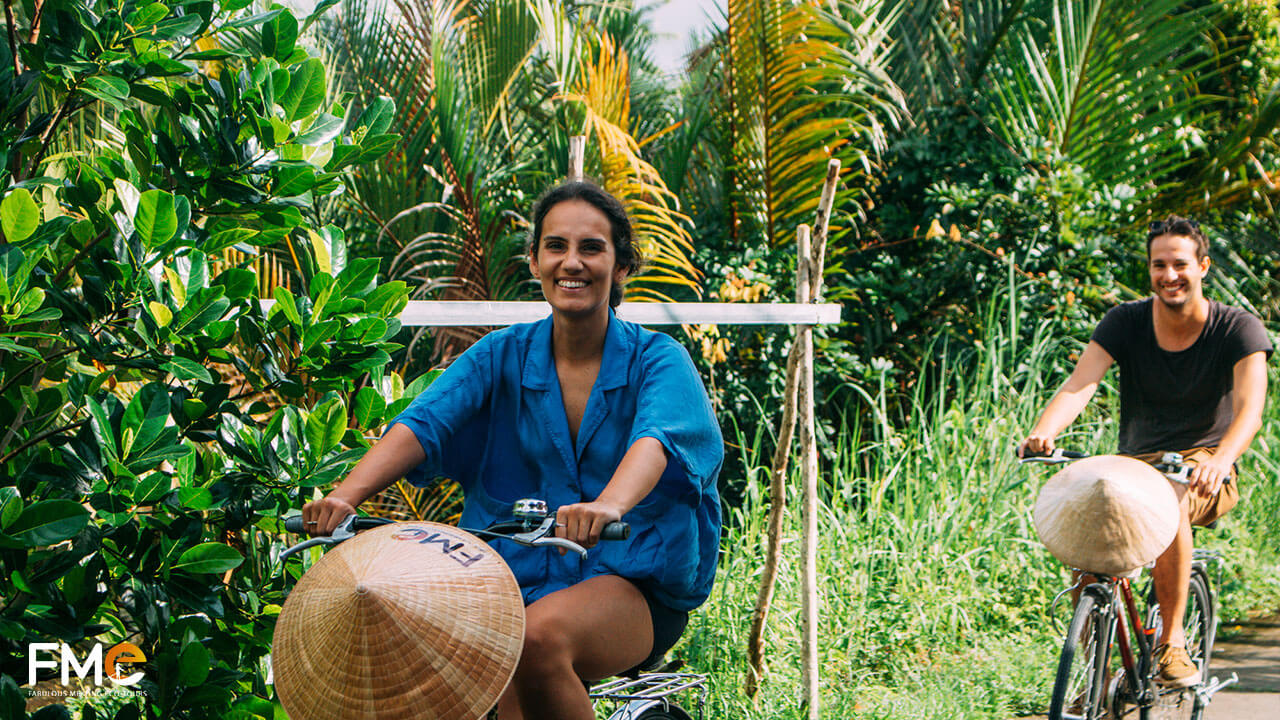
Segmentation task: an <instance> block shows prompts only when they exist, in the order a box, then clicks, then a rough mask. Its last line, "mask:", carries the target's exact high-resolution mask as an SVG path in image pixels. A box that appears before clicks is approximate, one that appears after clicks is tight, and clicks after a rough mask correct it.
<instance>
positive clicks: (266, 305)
mask: <svg viewBox="0 0 1280 720" xmlns="http://www.w3.org/2000/svg"><path fill="white" fill-rule="evenodd" d="M273 304H275V301H274V300H263V301H262V309H263V311H264V312H265V311H267V310H270V309H271V306H272V305H273ZM550 314H551V306H550V305H548V304H547V303H546V302H512V301H504V302H497V301H495V302H473V301H465V300H443V301H426V300H415V301H411V302H410V303H409V304H408V306H406V307H405V309H404V312H402V313H400V322H401V323H403V324H405V325H407V326H412V327H421V326H425V327H489V326H494V327H497V326H502V325H514V324H516V323H522V322H532V321H534V320H541V319H542V318H544V317H546V316H547V315H550ZM618 317H620V318H622V319H623V320H627V321H629V322H634V323H639V324H641V325H830V324H834V323H838V322H840V306H839V305H837V304H834V303H822V304H812V303H702V302H689V303H623V304H621V305H619V306H618Z"/></svg>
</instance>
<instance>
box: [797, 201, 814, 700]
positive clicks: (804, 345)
mask: <svg viewBox="0 0 1280 720" xmlns="http://www.w3.org/2000/svg"><path fill="white" fill-rule="evenodd" d="M796 247H797V251H798V252H797V262H796V301H797V302H812V301H813V295H812V290H813V288H812V286H811V285H810V282H809V279H810V277H811V273H812V272H813V270H812V267H811V266H812V264H813V260H812V255H811V251H810V247H809V226H808V225H801V226H800V227H799V229H798V230H797V232H796ZM800 298H804V299H803V300H802V299H800ZM797 331H798V332H797V333H796V344H797V345H799V346H800V366H799V374H800V384H799V387H798V388H797V389H798V390H799V393H798V397H797V401H796V405H797V409H798V410H799V413H800V463H801V465H800V477H801V479H802V480H803V484H804V493H803V495H802V498H803V499H802V502H803V514H802V517H803V520H804V539H803V542H802V543H801V546H800V557H801V560H802V566H803V574H802V576H803V598H802V600H801V603H800V606H801V610H802V612H803V614H804V623H803V625H804V640H803V642H802V643H801V650H802V654H803V656H804V672H803V679H804V699H805V704H806V705H807V706H808V716H809V718H810V720H818V684H819V683H818V679H819V678H818V456H817V449H816V448H815V446H814V437H813V436H814V418H813V414H814V413H813V405H814V403H813V326H812V325H801V326H799V327H798V328H797Z"/></svg>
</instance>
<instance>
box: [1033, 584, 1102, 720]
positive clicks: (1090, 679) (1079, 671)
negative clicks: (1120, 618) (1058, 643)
mask: <svg viewBox="0 0 1280 720" xmlns="http://www.w3.org/2000/svg"><path fill="white" fill-rule="evenodd" d="M1109 604H1110V603H1109V601H1108V600H1106V599H1105V596H1104V595H1103V594H1102V593H1098V592H1090V588H1085V591H1084V592H1083V593H1081V595H1080V600H1079V602H1077V603H1076V610H1075V614H1074V615H1072V617H1071V624H1070V625H1069V626H1067V635H1066V637H1065V638H1064V639H1063V641H1062V655H1061V656H1060V657H1059V659H1058V674H1057V677H1056V678H1055V679H1054V682H1053V698H1052V699H1051V700H1050V701H1049V720H1097V719H1098V718H1101V717H1103V715H1105V714H1106V684H1107V661H1108V658H1109V657H1110V655H1111V634H1112V626H1113V625H1114V623H1115V615H1114V614H1112V613H1111V612H1109Z"/></svg>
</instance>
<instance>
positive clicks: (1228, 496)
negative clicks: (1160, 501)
mask: <svg viewBox="0 0 1280 720" xmlns="http://www.w3.org/2000/svg"><path fill="white" fill-rule="evenodd" d="M1214 449H1215V448H1210V447H1198V448H1191V449H1190V450H1184V451H1183V452H1182V462H1183V463H1185V464H1187V465H1190V466H1191V467H1195V466H1196V465H1199V464H1200V463H1201V462H1203V461H1204V460H1207V459H1209V458H1211V457H1213V451H1214ZM1163 455H1164V453H1162V452H1157V453H1144V454H1142V455H1134V456H1133V457H1135V458H1137V459H1139V460H1141V461H1143V462H1145V463H1150V464H1152V465H1155V464H1156V463H1158V462H1160V458H1161V457H1162V456H1163ZM1238 484H1239V483H1238V481H1237V479H1236V468H1235V466H1234V465H1233V466H1232V467H1231V476H1230V477H1228V478H1227V479H1226V480H1224V481H1222V487H1220V488H1218V492H1217V493H1216V494H1214V495H1213V496H1211V497H1204V496H1203V495H1200V494H1199V493H1195V492H1190V491H1187V515H1188V516H1190V518H1191V524H1192V525H1208V524H1210V523H1212V522H1213V521H1215V520H1217V519H1218V518H1220V517H1222V516H1223V515H1226V514H1227V511H1229V510H1231V508H1233V507H1235V506H1236V503H1238V502H1240V489H1239V488H1238V487H1237V485H1238ZM1179 494H1181V493H1179Z"/></svg>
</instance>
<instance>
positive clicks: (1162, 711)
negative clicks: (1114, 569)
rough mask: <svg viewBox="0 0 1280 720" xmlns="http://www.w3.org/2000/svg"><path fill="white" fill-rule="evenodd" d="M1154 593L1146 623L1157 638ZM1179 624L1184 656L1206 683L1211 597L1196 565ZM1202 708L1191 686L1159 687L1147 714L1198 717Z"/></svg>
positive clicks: (1170, 719)
mask: <svg viewBox="0 0 1280 720" xmlns="http://www.w3.org/2000/svg"><path fill="white" fill-rule="evenodd" d="M1154 594H1155V593H1154V591H1153V592H1152V605H1151V617H1152V622H1151V623H1150V625H1151V626H1153V627H1155V629H1156V634H1157V637H1159V635H1160V634H1161V632H1162V630H1163V628H1162V627H1161V624H1162V623H1161V621H1160V613H1159V605H1157V604H1156V603H1155V601H1154ZM1182 627H1183V629H1184V630H1185V631H1186V634H1187V655H1189V656H1190V657H1191V662H1192V663H1195V665H1196V667H1198V668H1200V680H1201V682H1207V681H1208V680H1209V661H1210V659H1211V658H1212V656H1213V641H1214V635H1215V634H1216V632H1215V631H1216V628H1215V624H1214V609H1213V600H1212V597H1211V596H1210V595H1209V578H1208V577H1207V576H1206V575H1205V573H1204V570H1203V569H1201V568H1199V567H1193V568H1192V570H1191V583H1190V585H1189V586H1188V591H1187V611H1186V613H1185V614H1184V615H1183V616H1182ZM1204 710H1205V704H1204V703H1203V702H1202V701H1201V699H1200V696H1199V695H1197V694H1196V692H1195V689H1194V688H1183V689H1177V688H1168V689H1165V688H1160V689H1159V690H1158V694H1157V697H1156V701H1155V705H1154V706H1153V707H1152V712H1150V713H1148V715H1147V716H1148V717H1149V718H1151V719H1152V720H1200V718H1201V717H1202V716H1203V715H1204Z"/></svg>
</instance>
